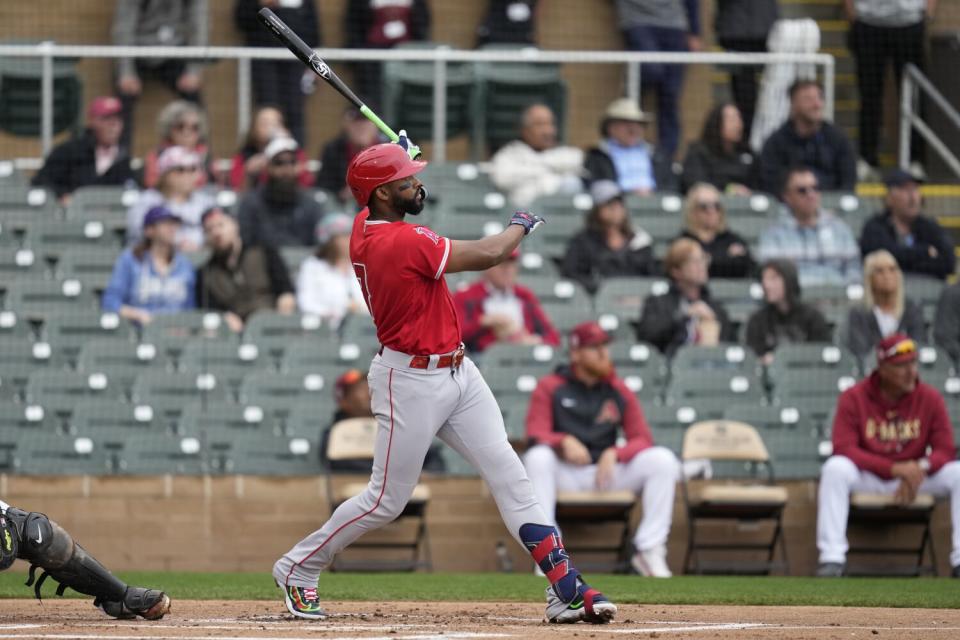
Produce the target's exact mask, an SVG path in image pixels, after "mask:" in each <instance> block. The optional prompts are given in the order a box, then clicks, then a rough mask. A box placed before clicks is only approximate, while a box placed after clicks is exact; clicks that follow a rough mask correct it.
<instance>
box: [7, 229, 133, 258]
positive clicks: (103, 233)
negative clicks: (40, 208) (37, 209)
mask: <svg viewBox="0 0 960 640" xmlns="http://www.w3.org/2000/svg"><path fill="white" fill-rule="evenodd" d="M24 246H26V247H29V248H31V249H33V250H34V252H36V253H37V254H38V255H39V256H42V257H43V258H45V259H48V260H56V259H57V258H59V257H60V254H62V253H63V252H64V251H66V250H68V249H78V248H83V249H89V250H92V251H111V252H114V253H115V252H116V250H117V249H119V248H120V242H119V240H118V238H117V236H116V235H115V234H113V233H112V232H111V231H110V229H108V228H107V227H106V225H104V224H103V223H102V222H100V221H99V220H88V221H83V220H46V221H42V222H35V223H31V225H30V227H29V229H27V233H26V236H25V237H24Z"/></svg>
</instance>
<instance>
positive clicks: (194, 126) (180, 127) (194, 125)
mask: <svg viewBox="0 0 960 640" xmlns="http://www.w3.org/2000/svg"><path fill="white" fill-rule="evenodd" d="M173 128H174V129H176V130H177V131H188V130H189V131H193V132H194V133H196V132H197V131H200V123H199V122H178V123H177V124H175V125H173Z"/></svg>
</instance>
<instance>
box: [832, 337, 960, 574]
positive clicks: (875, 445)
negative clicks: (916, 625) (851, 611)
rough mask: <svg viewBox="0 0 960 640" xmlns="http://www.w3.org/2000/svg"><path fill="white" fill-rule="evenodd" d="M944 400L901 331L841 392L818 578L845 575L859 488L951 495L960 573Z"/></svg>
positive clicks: (959, 474) (958, 506)
mask: <svg viewBox="0 0 960 640" xmlns="http://www.w3.org/2000/svg"><path fill="white" fill-rule="evenodd" d="M955 458H956V449H955V447H954V441H953V428H952V427H951V425H950V417H949V416H948V415H947V410H946V407H945V406H944V403H943V397H942V396H941V395H940V392H939V391H937V389H936V387H932V386H930V385H928V384H925V383H923V382H921V381H920V380H919V379H918V375H917V348H916V344H915V343H914V341H913V340H911V339H910V338H909V337H908V336H906V335H905V334H902V333H895V334H893V335H890V336H888V337H886V338H884V339H883V340H882V341H881V342H880V343H879V344H878V346H877V368H876V369H875V370H874V371H873V373H872V374H870V376H869V377H868V378H865V379H864V380H861V381H860V382H858V383H857V384H856V385H854V386H853V387H851V388H849V389H847V390H846V391H844V392H843V393H842V394H840V398H839V400H837V410H836V417H835V418H834V420H833V455H832V456H831V457H830V458H828V459H827V461H826V462H825V463H824V465H823V469H822V470H821V472H820V488H819V491H818V496H817V549H818V550H819V551H820V564H819V566H818V568H817V575H818V576H821V577H836V576H841V575H843V574H844V571H845V569H846V560H847V548H848V544H847V536H846V529H847V515H848V513H849V510H850V494H851V493H852V492H854V491H867V492H870V493H883V494H888V495H894V496H895V497H896V502H897V503H898V504H910V503H911V502H913V500H914V499H915V498H916V497H917V494H921V493H926V494H933V495H934V496H950V501H949V504H950V505H951V507H950V510H951V519H952V520H953V550H952V552H951V553H950V564H951V565H952V566H953V577H954V578H960V531H958V528H957V525H958V523H960V462H958V461H957V460H955Z"/></svg>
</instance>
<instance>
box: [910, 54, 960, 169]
mask: <svg viewBox="0 0 960 640" xmlns="http://www.w3.org/2000/svg"><path fill="white" fill-rule="evenodd" d="M900 89H901V91H900V157H899V159H898V162H899V164H900V168H901V169H907V168H908V167H909V165H910V137H911V136H910V133H911V129H916V130H917V132H918V133H919V134H920V135H921V136H923V139H924V140H926V141H927V144H929V145H930V146H931V147H932V148H933V149H934V150H935V151H936V152H937V153H939V154H940V157H941V158H942V159H943V161H944V162H945V163H947V166H949V167H950V169H951V170H952V171H953V172H954V173H955V174H956V175H957V177H958V178H960V160H958V159H957V156H955V155H954V154H953V152H952V151H950V149H948V148H947V145H946V144H944V143H943V140H941V139H940V138H939V136H937V134H935V133H934V132H933V129H931V128H930V125H928V124H927V123H926V122H924V120H923V118H922V117H921V116H920V93H921V91H922V92H923V93H924V94H925V95H926V97H927V99H928V100H929V101H930V102H932V103H933V104H935V105H937V106H938V107H939V108H940V110H941V111H942V112H943V113H944V115H946V116H947V120H949V121H950V122H951V123H953V126H955V127H956V128H957V130H958V131H960V113H957V109H956V107H954V106H953V105H952V104H950V101H949V100H947V99H946V98H944V97H943V94H942V93H940V91H939V90H938V89H937V88H936V87H935V86H933V83H932V82H930V80H929V79H928V78H927V76H925V75H923V72H922V71H920V69H918V68H917V66H916V65H914V64H912V63H908V64H907V65H906V66H905V67H904V69H903V80H902V85H901V87H900Z"/></svg>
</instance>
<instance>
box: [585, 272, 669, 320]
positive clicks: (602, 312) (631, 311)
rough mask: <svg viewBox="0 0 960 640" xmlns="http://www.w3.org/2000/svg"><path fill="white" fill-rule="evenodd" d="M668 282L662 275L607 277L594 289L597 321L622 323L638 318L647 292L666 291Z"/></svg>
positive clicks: (659, 292)
mask: <svg viewBox="0 0 960 640" xmlns="http://www.w3.org/2000/svg"><path fill="white" fill-rule="evenodd" d="M669 288H670V284H669V283H668V282H667V281H666V280H664V279H663V278H650V277H640V278H627V277H620V278H607V279H605V280H603V281H602V282H601V283H600V288H599V289H598V290H597V296H596V307H597V314H598V317H599V322H600V325H601V326H603V327H604V328H607V329H610V328H616V327H622V326H623V324H624V323H634V322H637V321H638V320H639V319H640V312H641V310H642V309H643V301H644V300H645V299H646V298H647V297H648V296H651V295H660V294H662V293H666V292H667V290H668V289H669Z"/></svg>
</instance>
